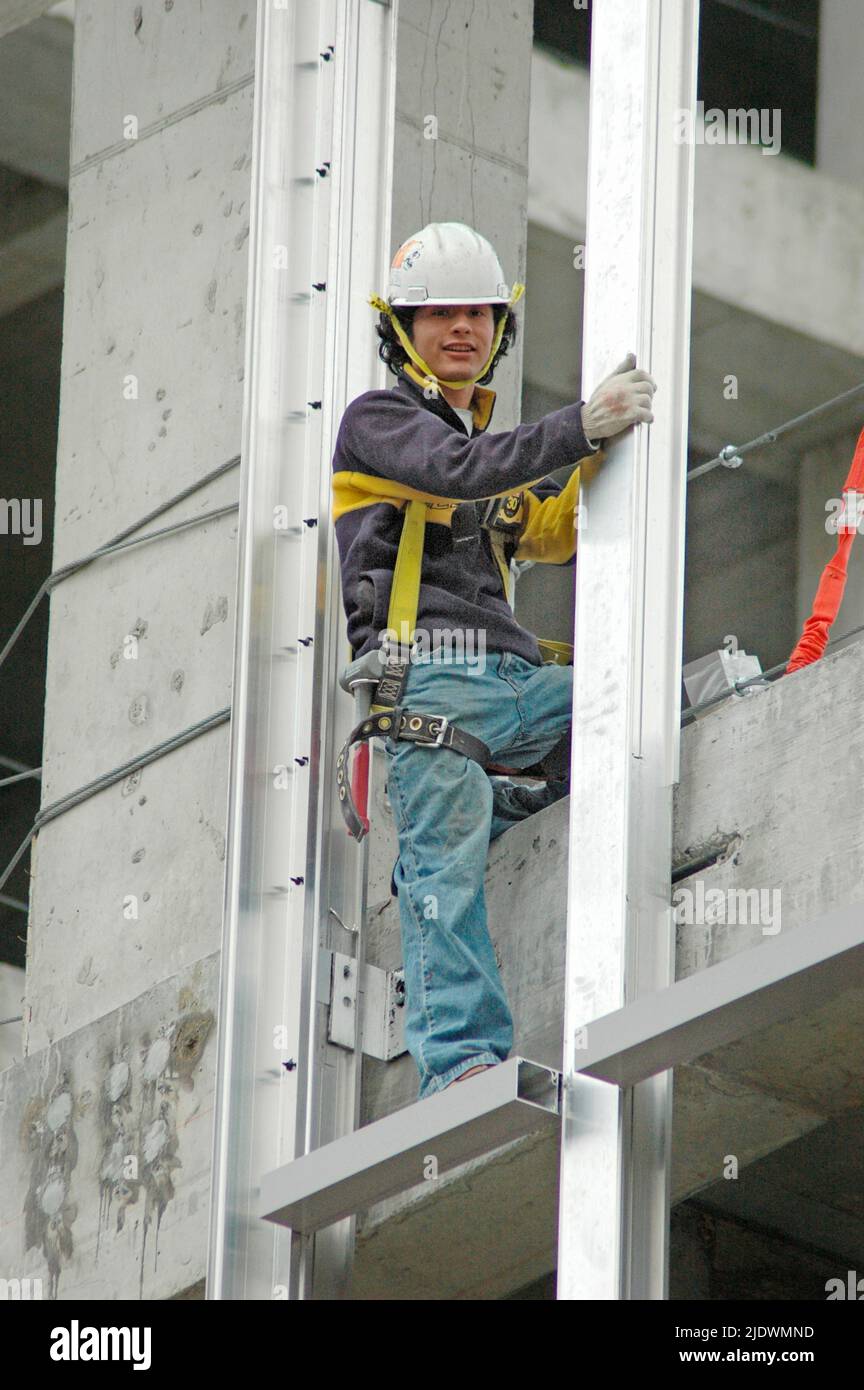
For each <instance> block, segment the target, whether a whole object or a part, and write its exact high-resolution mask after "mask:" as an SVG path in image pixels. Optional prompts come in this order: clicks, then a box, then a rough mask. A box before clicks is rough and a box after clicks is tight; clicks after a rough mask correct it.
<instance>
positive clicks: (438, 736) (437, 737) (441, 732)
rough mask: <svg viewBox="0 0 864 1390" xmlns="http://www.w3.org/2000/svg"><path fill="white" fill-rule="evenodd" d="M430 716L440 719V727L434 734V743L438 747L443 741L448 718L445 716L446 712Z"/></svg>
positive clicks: (447, 726) (448, 722)
mask: <svg viewBox="0 0 864 1390" xmlns="http://www.w3.org/2000/svg"><path fill="white" fill-rule="evenodd" d="M432 718H433V719H440V720H441V728H440V730H439V731H438V733H437V734H436V735H435V743H436V745H437V746H438V747H439V748H440V747H441V745H442V743H443V742H444V735H445V734H446V732H447V730H448V728H449V726H450V720H449V719H448V718H447V716H446V714H433V716H432Z"/></svg>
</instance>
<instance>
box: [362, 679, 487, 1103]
mask: <svg viewBox="0 0 864 1390" xmlns="http://www.w3.org/2000/svg"><path fill="white" fill-rule="evenodd" d="M417 708H418V709H419V708H421V705H420V703H419V701H418V702H417ZM385 746H386V747H387V751H388V754H389V755H390V756H389V758H388V762H389V771H388V776H387V783H388V794H389V797H390V804H391V806H392V807H393V814H394V817H395V819H396V827H397V831H398V835H399V860H398V863H397V865H396V870H395V873H394V881H395V883H396V887H397V891H398V895H399V916H400V921H401V925H402V949H403V958H404V966H405V1043H406V1046H407V1048H408V1051H409V1052H410V1053H411V1056H412V1057H413V1058H414V1061H415V1063H416V1065H417V1069H418V1071H419V1073H420V1089H419V1094H418V1099H420V1100H423V1099H424V1098H425V1097H426V1096H427V1095H431V1094H432V1093H433V1092H435V1091H438V1090H442V1089H443V1088H444V1086H446V1085H448V1084H449V1083H450V1082H451V1081H452V1080H455V1078H456V1077H457V1076H458V1075H460V1074H461V1072H463V1071H465V1070H467V1069H468V1067H469V1066H476V1065H477V1064H479V1063H481V1062H488V1063H491V1064H494V1063H496V1062H503V1061H505V1060H506V1058H507V1057H508V1055H509V1053H510V1049H511V1047H512V1046H513V1020H512V1017H511V1014H510V1009H509V1006H508V1003H507V996H506V994H505V991H504V986H503V984H502V981H501V976H500V973H499V970H498V963H497V961H496V959H495V951H494V948H493V946H492V942H491V940H490V938H489V932H488V928H487V925H486V899H485V890H484V884H483V879H484V875H485V871H486V859H487V855H488V849H489V831H490V823H491V818H492V789H491V787H490V785H489V779H488V777H487V776H486V773H485V772H484V771H483V769H482V768H481V767H480V765H479V764H478V763H476V762H474V761H473V759H471V758H466V757H465V756H464V755H463V754H460V753H454V752H453V751H452V750H449V749H433V748H423V747H420V746H418V745H416V744H412V743H410V742H408V741H406V740H399V741H398V742H397V743H396V744H395V748H396V751H395V753H394V752H393V751H392V749H393V746H394V744H393V740H392V739H388V740H387V742H386V745H385Z"/></svg>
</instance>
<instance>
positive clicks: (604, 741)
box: [558, 0, 699, 1299]
mask: <svg viewBox="0 0 864 1390" xmlns="http://www.w3.org/2000/svg"><path fill="white" fill-rule="evenodd" d="M698 13H699V12H698V0H594V7H593V32H592V50H591V79H592V80H591V92H590V128H589V158H588V216H587V256H586V262H587V264H586V270H587V278H586V294H585V333H584V349H583V391H584V392H585V393H586V394H587V391H588V390H590V389H591V388H592V387H593V386H594V385H596V383H597V382H598V381H599V380H600V379H601V378H602V377H603V376H605V375H606V374H608V372H610V371H611V370H612V369H613V368H614V367H615V365H616V364H617V363H618V362H619V361H620V360H621V358H623V357H624V355H625V354H626V352H628V351H630V350H632V351H634V352H635V353H636V354H637V363H638V365H639V366H640V367H644V368H646V369H647V370H649V371H650V372H651V374H652V375H653V377H654V378H655V380H656V381H657V386H658V390H657V395H656V397H655V405H654V414H655V423H654V424H653V425H652V426H651V427H650V429H649V427H646V426H644V425H643V426H638V427H637V428H635V429H631V430H628V431H627V432H626V433H625V434H624V435H623V436H621V437H620V438H619V439H618V440H617V441H613V443H612V444H611V445H610V446H609V448H608V452H607V457H606V460H605V463H604V464H603V465H602V466H601V468H600V469H599V470H598V472H597V475H596V477H595V478H594V479H593V480H591V481H589V482H588V483H587V484H586V489H587V491H586V500H587V503H588V507H587V511H588V516H589V521H588V524H587V525H586V526H585V527H584V529H583V530H581V531H580V534H579V560H578V566H577V587H576V623H575V629H576V630H575V654H574V716H573V743H572V759H573V761H572V775H571V796H570V866H569V898H568V901H569V910H568V924H567V966H566V997H565V1015H564V1111H563V1129H562V1146H561V1187H560V1208H559V1247H558V1259H559V1263H558V1297H559V1298H561V1299H618V1298H621V1299H636V1298H638V1299H661V1298H665V1297H666V1296H667V1287H668V1286H667V1263H668V1261H667V1240H668V1235H667V1232H668V1200H669V1197H668V1193H669V1158H670V1152H669V1149H670V1126H671V1108H672V1073H671V1072H664V1073H661V1074H660V1075H659V1076H656V1077H652V1078H651V1079H649V1080H647V1081H644V1082H642V1083H640V1084H639V1085H637V1086H635V1087H633V1088H631V1089H624V1090H619V1089H618V1088H617V1087H613V1086H606V1085H604V1084H603V1083H596V1082H594V1083H593V1084H591V1085H588V1084H587V1082H588V1081H589V1078H584V1077H582V1078H580V1077H577V1076H576V1075H575V1072H576V1068H577V1067H578V1066H579V1056H580V1052H581V1049H582V1047H584V1046H585V1045H586V1042H587V1039H588V1038H589V1037H590V1032H591V1020H592V1019H594V1018H597V1017H599V1016H600V1015H602V1014H606V1013H610V1012H612V1011H613V1010H615V1009H618V1008H621V1007H622V1006H623V1005H624V1004H626V1003H628V1002H630V1001H632V1000H633V999H635V998H636V997H637V996H639V995H641V994H644V993H647V992H651V991H654V990H658V989H662V988H663V987H664V986H666V985H667V984H670V983H672V982H673V980H674V968H675V957H674V927H673V923H672V914H671V907H670V864H671V849H672V845H671V840H672V786H673V783H674V782H675V781H676V780H677V778H678V726H679V717H680V709H679V705H680V693H679V692H680V681H681V641H682V611H683V563H684V518H685V495H686V444H687V411H688V386H689V336H690V287H691V248H692V203H693V159H694V148H693V144H692V142H690V143H678V140H677V139H676V123H675V115H676V113H677V112H680V111H681V110H682V109H692V107H693V105H694V102H695V97H696V59H697V43H698ZM583 1029H584V1032H583V1031H582V1030H583Z"/></svg>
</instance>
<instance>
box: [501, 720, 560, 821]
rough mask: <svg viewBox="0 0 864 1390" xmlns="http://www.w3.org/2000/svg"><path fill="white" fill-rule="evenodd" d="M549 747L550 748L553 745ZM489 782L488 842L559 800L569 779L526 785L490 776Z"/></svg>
mask: <svg viewBox="0 0 864 1390" xmlns="http://www.w3.org/2000/svg"><path fill="white" fill-rule="evenodd" d="M556 742H557V740H556ZM551 746H552V747H554V744H552V745H551ZM546 751H548V750H546ZM489 780H490V782H491V783H492V797H493V801H492V828H491V831H490V833H489V839H490V840H497V839H498V836H499V835H503V834H504V832H505V830H510V829H511V827H512V826H514V825H518V824H519V822H520V821H523V820H525V819H526V817H528V816H533V815H536V813H537V812H538V811H542V810H544V808H545V807H546V806H551V805H552V803H553V802H555V801H560V799H561V797H562V796H567V794H568V792H569V790H570V783H569V780H566V779H563V778H562V779H560V780H552V779H551V778H550V779H549V781H547V782H535V783H533V784H532V785H530V786H529V785H528V784H527V783H522V782H513V781H512V780H511V779H510V778H509V777H490V779H489Z"/></svg>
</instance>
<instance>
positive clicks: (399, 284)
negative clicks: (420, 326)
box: [387, 222, 511, 308]
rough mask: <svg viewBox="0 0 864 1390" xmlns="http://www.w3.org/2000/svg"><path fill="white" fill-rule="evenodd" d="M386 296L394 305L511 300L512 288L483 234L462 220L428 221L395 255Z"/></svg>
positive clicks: (504, 301)
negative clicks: (467, 225)
mask: <svg viewBox="0 0 864 1390" xmlns="http://www.w3.org/2000/svg"><path fill="white" fill-rule="evenodd" d="M387 299H388V302H389V303H390V304H391V305H393V306H394V308H397V307H400V306H401V307H405V308H408V307H409V306H412V305H417V304H509V303H510V300H511V291H510V287H509V286H508V284H507V282H506V281H505V279H504V271H503V270H502V269H501V262H500V261H499V259H498V257H497V256H496V254H495V250H494V247H493V246H491V245H490V243H489V242H488V241H487V240H486V238H485V236H481V235H480V233H479V232H475V231H474V229H473V227H466V225H465V223H464V222H430V223H429V224H428V225H427V226H426V227H423V229H422V230H421V231H419V232H415V234H414V235H413V236H411V237H409V238H408V240H407V241H403V243H402V245H401V246H400V247H399V250H398V251H397V252H396V255H395V256H394V257H393V264H392V265H391V267H390V284H389V286H388V288H387Z"/></svg>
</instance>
